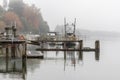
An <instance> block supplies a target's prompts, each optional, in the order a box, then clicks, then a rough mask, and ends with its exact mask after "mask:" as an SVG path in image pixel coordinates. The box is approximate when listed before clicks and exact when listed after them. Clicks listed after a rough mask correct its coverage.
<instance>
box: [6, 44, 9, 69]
mask: <svg viewBox="0 0 120 80" xmlns="http://www.w3.org/2000/svg"><path fill="white" fill-rule="evenodd" d="M8 55H9V49H8V46H7V47H6V71H8V65H9V64H8V61H9V56H8Z"/></svg>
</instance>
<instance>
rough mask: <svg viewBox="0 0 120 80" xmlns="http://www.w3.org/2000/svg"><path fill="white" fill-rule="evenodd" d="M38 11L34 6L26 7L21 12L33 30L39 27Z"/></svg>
mask: <svg viewBox="0 0 120 80" xmlns="http://www.w3.org/2000/svg"><path fill="white" fill-rule="evenodd" d="M39 15H40V10H39V9H37V8H36V7H35V5H32V6H28V5H26V6H25V8H24V11H23V16H24V18H26V20H27V21H28V22H29V23H31V25H32V26H33V27H35V28H39V26H40V17H39Z"/></svg>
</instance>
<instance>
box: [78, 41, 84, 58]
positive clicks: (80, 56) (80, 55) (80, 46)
mask: <svg viewBox="0 0 120 80" xmlns="http://www.w3.org/2000/svg"><path fill="white" fill-rule="evenodd" d="M82 48H83V40H80V41H79V49H80V51H79V60H83V51H82Z"/></svg>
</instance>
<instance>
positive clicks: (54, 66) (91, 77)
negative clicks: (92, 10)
mask: <svg viewBox="0 0 120 80" xmlns="http://www.w3.org/2000/svg"><path fill="white" fill-rule="evenodd" d="M84 46H91V47H94V42H92V41H87V42H85V44H84ZM119 50H120V42H119V40H114V41H113V40H112V41H101V51H100V60H99V61H96V60H95V57H94V52H84V57H83V61H79V60H78V58H77V53H76V52H75V54H76V55H75V56H70V55H68V56H67V60H66V61H64V58H63V52H58V54H56V52H47V53H45V59H44V60H40V59H28V60H27V65H26V69H27V70H26V72H25V74H23V73H24V71H22V72H23V73H22V72H20V73H19V72H10V73H0V80H120V75H119V74H120V51H119ZM74 57H75V58H74ZM4 63H5V60H4V59H0V69H2V70H3V69H5V64H4ZM21 64H22V63H21V60H17V62H16V65H15V66H16V67H18V69H19V70H20V67H21V68H22V65H21ZM17 65H19V66H17ZM11 66H12V67H10V68H9V69H12V68H14V67H15V66H14V61H11ZM12 70H13V69H12Z"/></svg>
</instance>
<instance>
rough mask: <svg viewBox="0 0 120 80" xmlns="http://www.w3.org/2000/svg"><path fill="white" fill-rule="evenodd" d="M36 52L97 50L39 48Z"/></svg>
mask: <svg viewBox="0 0 120 80" xmlns="http://www.w3.org/2000/svg"><path fill="white" fill-rule="evenodd" d="M36 51H95V49H92V48H91V49H81V50H80V49H74V48H73V49H69V48H67V49H41V48H38V49H36Z"/></svg>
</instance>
